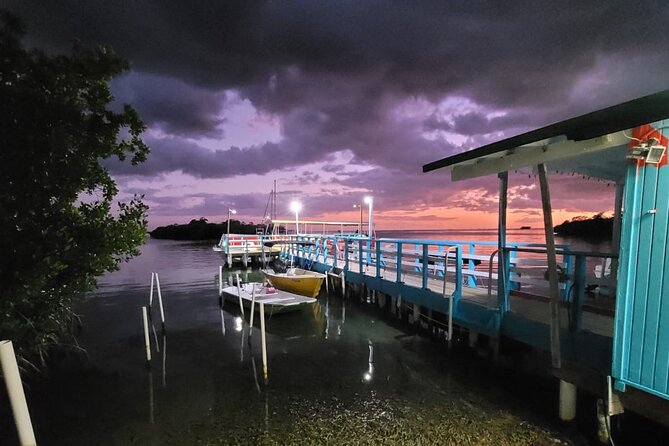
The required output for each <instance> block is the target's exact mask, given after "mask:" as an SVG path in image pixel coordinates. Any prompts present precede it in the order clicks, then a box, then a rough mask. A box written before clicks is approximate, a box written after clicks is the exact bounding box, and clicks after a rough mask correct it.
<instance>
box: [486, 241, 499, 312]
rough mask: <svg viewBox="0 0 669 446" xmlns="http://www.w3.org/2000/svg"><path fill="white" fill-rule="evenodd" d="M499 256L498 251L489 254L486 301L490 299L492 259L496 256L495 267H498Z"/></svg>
mask: <svg viewBox="0 0 669 446" xmlns="http://www.w3.org/2000/svg"><path fill="white" fill-rule="evenodd" d="M499 254H500V252H499V249H496V250H494V251H493V252H492V254H490V260H489V261H488V301H490V298H491V297H492V259H493V258H494V257H495V256H497V265H499V262H500V257H499Z"/></svg>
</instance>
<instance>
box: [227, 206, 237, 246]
mask: <svg viewBox="0 0 669 446" xmlns="http://www.w3.org/2000/svg"><path fill="white" fill-rule="evenodd" d="M236 213H237V211H236V210H234V209H230V208H228V239H230V215H234V214H236Z"/></svg>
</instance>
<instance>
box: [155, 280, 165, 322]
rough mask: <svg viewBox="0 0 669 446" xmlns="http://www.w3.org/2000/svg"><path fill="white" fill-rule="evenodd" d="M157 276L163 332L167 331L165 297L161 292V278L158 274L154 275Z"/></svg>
mask: <svg viewBox="0 0 669 446" xmlns="http://www.w3.org/2000/svg"><path fill="white" fill-rule="evenodd" d="M154 274H155V275H156V289H157V290H158V305H159V307H160V322H161V323H162V326H163V331H165V311H164V310H163V295H162V293H161V292H160V278H159V277H158V273H154Z"/></svg>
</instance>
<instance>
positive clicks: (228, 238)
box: [228, 208, 230, 244]
mask: <svg viewBox="0 0 669 446" xmlns="http://www.w3.org/2000/svg"><path fill="white" fill-rule="evenodd" d="M229 243H230V208H228V244H229Z"/></svg>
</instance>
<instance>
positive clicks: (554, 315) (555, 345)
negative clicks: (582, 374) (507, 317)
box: [537, 163, 562, 369]
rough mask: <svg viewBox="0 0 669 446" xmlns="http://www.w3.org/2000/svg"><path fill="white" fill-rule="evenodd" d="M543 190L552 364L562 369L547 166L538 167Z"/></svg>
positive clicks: (555, 262) (558, 296)
mask: <svg viewBox="0 0 669 446" xmlns="http://www.w3.org/2000/svg"><path fill="white" fill-rule="evenodd" d="M537 170H538V172H539V185H540V188H541V205H542V207H543V213H544V231H545V232H546V254H547V257H548V259H547V260H548V281H549V289H550V304H549V307H550V317H551V325H550V342H551V362H552V364H553V367H555V368H557V369H559V368H561V367H562V355H561V353H560V289H559V286H558V275H557V259H556V256H555V238H554V236H553V215H552V214H551V212H552V211H551V194H550V188H549V186H548V177H547V173H546V165H545V164H543V163H542V164H539V165H538V166H537Z"/></svg>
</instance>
